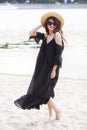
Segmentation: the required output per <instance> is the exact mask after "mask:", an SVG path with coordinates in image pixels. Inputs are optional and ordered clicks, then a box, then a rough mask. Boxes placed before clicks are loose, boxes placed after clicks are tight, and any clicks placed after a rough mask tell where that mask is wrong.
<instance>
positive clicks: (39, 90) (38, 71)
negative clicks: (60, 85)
mask: <svg viewBox="0 0 87 130" xmlns="http://www.w3.org/2000/svg"><path fill="white" fill-rule="evenodd" d="M34 39H35V40H36V41H37V42H38V41H39V40H42V44H41V47H40V51H39V54H38V57H37V62H36V67H35V71H34V74H33V77H32V80H31V82H30V85H29V88H28V91H27V93H26V95H23V96H22V97H20V98H19V99H17V100H16V101H14V103H15V105H16V106H18V107H20V108H22V109H32V108H35V109H40V105H41V104H47V102H48V101H49V99H50V97H52V98H53V97H54V87H55V85H56V82H57V80H58V76H59V68H60V67H61V66H62V57H61V54H62V52H63V49H64V43H63V42H62V46H60V45H58V44H56V42H55V39H54V38H53V39H52V40H51V41H50V42H49V43H47V41H46V38H45V36H44V34H43V33H40V32H37V35H36V36H35V37H34ZM53 65H57V66H58V67H57V70H56V76H55V78H54V79H51V78H50V74H51V71H52V67H53Z"/></svg>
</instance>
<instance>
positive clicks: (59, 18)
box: [41, 12, 64, 27]
mask: <svg viewBox="0 0 87 130" xmlns="http://www.w3.org/2000/svg"><path fill="white" fill-rule="evenodd" d="M51 16H53V17H56V18H57V19H58V20H59V21H60V22H61V27H62V26H63V25H64V19H63V17H62V16H61V15H60V14H58V13H55V12H48V13H45V14H44V15H43V16H42V17H41V24H42V26H43V27H44V24H45V22H46V19H47V18H48V17H51Z"/></svg>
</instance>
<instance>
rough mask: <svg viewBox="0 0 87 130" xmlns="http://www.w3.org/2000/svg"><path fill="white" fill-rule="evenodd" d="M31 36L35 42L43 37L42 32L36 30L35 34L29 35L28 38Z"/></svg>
mask: <svg viewBox="0 0 87 130" xmlns="http://www.w3.org/2000/svg"><path fill="white" fill-rule="evenodd" d="M32 38H33V39H34V40H35V41H36V43H39V41H40V40H43V39H44V33H41V32H36V36H30V37H29V40H30V39H32Z"/></svg>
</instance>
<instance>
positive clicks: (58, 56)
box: [53, 44, 64, 67]
mask: <svg viewBox="0 0 87 130" xmlns="http://www.w3.org/2000/svg"><path fill="white" fill-rule="evenodd" d="M63 48H64V47H63V45H62V46H60V45H58V44H56V47H55V53H56V54H55V57H54V63H53V65H57V66H58V67H62V56H61V55H62V52H63Z"/></svg>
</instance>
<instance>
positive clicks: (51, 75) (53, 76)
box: [50, 70, 56, 79]
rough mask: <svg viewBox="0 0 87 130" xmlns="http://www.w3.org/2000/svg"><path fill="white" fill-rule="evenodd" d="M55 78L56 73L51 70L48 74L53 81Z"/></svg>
mask: <svg viewBox="0 0 87 130" xmlns="http://www.w3.org/2000/svg"><path fill="white" fill-rule="evenodd" d="M55 76H56V71H55V70H52V71H51V74H50V78H51V79H53V78H55Z"/></svg>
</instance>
